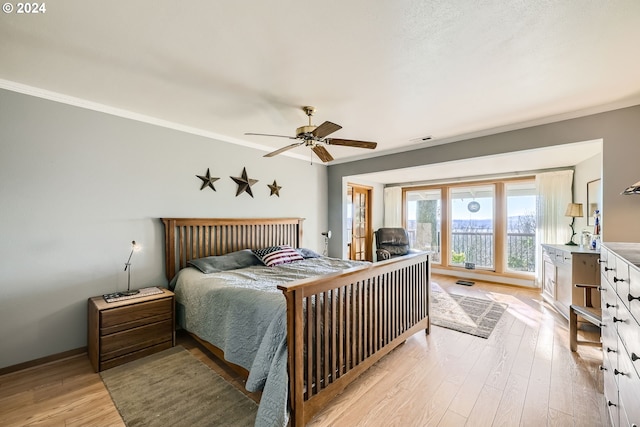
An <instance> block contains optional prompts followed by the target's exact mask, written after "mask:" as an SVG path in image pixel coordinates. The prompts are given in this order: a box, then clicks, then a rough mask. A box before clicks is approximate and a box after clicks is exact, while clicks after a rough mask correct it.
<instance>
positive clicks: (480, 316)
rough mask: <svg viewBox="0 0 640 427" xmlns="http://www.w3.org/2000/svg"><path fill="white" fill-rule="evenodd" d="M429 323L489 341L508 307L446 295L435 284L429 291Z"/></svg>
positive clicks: (475, 299)
mask: <svg viewBox="0 0 640 427" xmlns="http://www.w3.org/2000/svg"><path fill="white" fill-rule="evenodd" d="M431 291H432V292H431V315H430V316H429V317H430V318H431V324H432V325H437V326H442V327H443V328H447V329H453V330H454V331H459V332H463V333H465V334H469V335H475V336H477V337H481V338H489V336H490V335H491V332H492V331H493V328H495V326H496V324H498V321H499V320H500V318H501V317H502V314H503V313H504V312H505V310H506V309H507V307H508V305H507V304H501V303H498V302H495V301H491V300H487V299H481V298H474V297H469V296H465V295H456V294H449V293H447V292H445V291H443V290H442V289H441V288H440V287H439V286H437V285H435V286H432V288H431Z"/></svg>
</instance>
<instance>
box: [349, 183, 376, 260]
mask: <svg viewBox="0 0 640 427" xmlns="http://www.w3.org/2000/svg"><path fill="white" fill-rule="evenodd" d="M347 195H348V198H349V203H348V206H347V232H348V233H349V235H350V237H351V238H350V242H349V244H348V245H349V259H352V260H356V261H373V256H372V249H371V247H372V243H373V242H372V233H371V225H370V224H371V187H364V186H359V185H352V184H349V185H348V187H347Z"/></svg>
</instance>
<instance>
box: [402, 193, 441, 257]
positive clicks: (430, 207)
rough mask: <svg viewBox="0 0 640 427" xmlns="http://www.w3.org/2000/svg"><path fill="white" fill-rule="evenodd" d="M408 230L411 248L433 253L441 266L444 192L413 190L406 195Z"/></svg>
mask: <svg viewBox="0 0 640 427" xmlns="http://www.w3.org/2000/svg"><path fill="white" fill-rule="evenodd" d="M405 198H406V204H407V206H406V229H407V232H408V233H409V241H410V244H411V248H413V249H418V250H421V251H429V252H431V253H432V256H431V262H433V263H435V264H439V263H440V262H441V254H440V244H441V240H440V236H441V232H442V222H441V221H442V192H441V190H440V189H433V190H411V191H407V192H406V195H405Z"/></svg>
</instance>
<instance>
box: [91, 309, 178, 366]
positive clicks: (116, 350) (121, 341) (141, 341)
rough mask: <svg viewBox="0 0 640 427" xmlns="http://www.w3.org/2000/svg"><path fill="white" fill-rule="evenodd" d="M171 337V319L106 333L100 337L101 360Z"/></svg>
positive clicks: (169, 339) (170, 338)
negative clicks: (109, 333)
mask: <svg viewBox="0 0 640 427" xmlns="http://www.w3.org/2000/svg"><path fill="white" fill-rule="evenodd" d="M172 339H173V322H172V320H171V319H169V320H164V321H162V322H157V323H152V324H150V325H145V326H140V327H138V328H134V329H129V330H126V331H122V332H118V333H115V334H111V335H106V336H104V337H100V348H101V349H102V357H101V360H106V359H111V358H114V357H117V356H121V355H123V354H125V353H131V352H134V351H137V350H140V349H143V348H145V347H150V346H152V345H155V344H158V343H161V342H164V341H171V340H172Z"/></svg>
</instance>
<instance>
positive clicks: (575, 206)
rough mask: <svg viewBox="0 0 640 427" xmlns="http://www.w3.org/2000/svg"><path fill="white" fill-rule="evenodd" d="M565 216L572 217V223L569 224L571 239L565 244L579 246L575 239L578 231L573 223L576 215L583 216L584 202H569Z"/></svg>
mask: <svg viewBox="0 0 640 427" xmlns="http://www.w3.org/2000/svg"><path fill="white" fill-rule="evenodd" d="M564 216H570V217H571V224H570V225H569V226H570V227H571V239H569V241H568V242H567V243H565V245H568V246H578V245H577V243H575V242H574V241H573V236H575V235H576V231H575V230H574V229H573V224H574V223H575V221H576V217H579V216H580V217H581V216H582V203H569V204H568V205H567V210H566V212H565V213H564Z"/></svg>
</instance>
